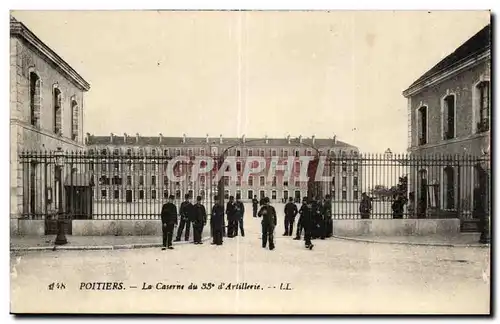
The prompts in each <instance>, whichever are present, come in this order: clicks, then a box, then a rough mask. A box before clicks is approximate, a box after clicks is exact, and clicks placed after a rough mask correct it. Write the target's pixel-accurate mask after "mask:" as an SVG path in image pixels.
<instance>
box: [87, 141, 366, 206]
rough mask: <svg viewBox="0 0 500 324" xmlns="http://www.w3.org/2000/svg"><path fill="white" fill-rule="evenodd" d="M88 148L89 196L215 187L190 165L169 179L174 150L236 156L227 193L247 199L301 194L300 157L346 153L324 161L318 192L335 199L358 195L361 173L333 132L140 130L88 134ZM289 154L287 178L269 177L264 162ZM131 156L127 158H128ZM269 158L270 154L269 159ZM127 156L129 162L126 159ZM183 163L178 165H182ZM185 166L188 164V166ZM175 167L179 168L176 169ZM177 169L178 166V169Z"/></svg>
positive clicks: (143, 195)
mask: <svg viewBox="0 0 500 324" xmlns="http://www.w3.org/2000/svg"><path fill="white" fill-rule="evenodd" d="M85 143H86V145H87V151H88V153H89V154H90V155H91V156H92V155H93V156H95V159H94V160H93V161H92V165H91V170H92V171H93V174H94V177H95V183H96V186H95V189H94V199H95V200H100V201H109V200H111V201H112V200H115V201H118V202H138V201H141V200H143V201H144V200H146V201H147V200H159V199H162V198H163V199H164V198H166V197H167V196H168V195H169V194H173V195H175V197H176V199H182V197H183V196H184V194H185V193H190V194H191V195H192V196H193V197H196V196H198V195H200V196H202V197H203V198H204V199H205V200H207V199H209V197H208V195H210V194H214V193H215V188H216V185H215V184H214V183H210V179H211V177H210V175H209V174H199V175H198V176H197V179H193V178H192V177H191V170H184V172H185V173H184V174H185V175H187V176H186V180H185V181H172V179H169V177H168V176H167V170H168V161H169V160H170V159H171V158H174V157H176V156H188V157H190V158H192V159H193V160H194V158H195V157H196V156H212V157H215V156H220V155H221V154H223V153H224V152H225V151H226V150H227V151H226V152H225V154H224V155H225V156H227V157H234V158H235V159H236V169H237V170H236V171H237V172H236V174H237V177H236V179H230V178H229V177H225V178H224V182H225V186H224V187H225V192H224V195H225V197H226V198H227V197H228V196H230V195H234V196H236V195H238V194H239V195H241V198H242V200H244V201H249V200H251V198H252V197H253V196H254V195H256V196H257V197H259V198H260V197H264V196H267V197H269V198H270V199H271V200H272V201H275V202H276V201H281V200H283V199H288V197H294V198H297V199H300V198H301V197H304V196H306V195H307V182H305V181H300V179H299V173H300V163H301V162H300V157H304V156H315V155H317V154H318V153H319V154H320V155H321V156H337V157H342V156H344V157H346V161H345V162H342V163H339V165H329V166H328V168H327V169H328V170H326V171H325V173H324V175H325V176H331V177H332V180H331V181H330V182H329V183H322V184H321V185H322V186H324V188H323V190H322V192H324V193H330V194H331V195H332V196H333V199H334V200H354V201H355V200H358V199H360V197H361V193H360V192H359V191H360V189H358V188H361V187H362V186H361V179H360V178H361V175H360V173H359V174H358V165H356V164H357V163H356V162H354V161H356V160H349V159H348V158H347V157H352V156H358V154H359V151H358V148H357V147H355V146H352V145H350V144H347V143H344V142H341V141H338V140H337V139H336V137H335V136H334V137H333V138H329V139H325V138H315V136H312V137H311V138H303V137H302V136H299V137H297V138H291V137H290V136H288V137H286V138H268V137H264V138H245V137H243V138H224V137H223V136H222V135H221V136H220V137H215V138H214V137H209V136H208V135H207V136H206V137H187V136H185V135H184V136H182V137H165V136H162V135H161V134H160V135H159V136H154V137H145V136H141V135H139V134H136V135H135V136H129V135H127V134H124V135H121V136H117V135H115V134H110V135H109V136H94V135H90V134H87V137H86V140H85ZM252 156H253V157H255V156H259V157H263V158H264V160H265V161H266V167H265V169H264V170H262V171H261V172H259V173H256V174H251V175H250V176H249V177H248V179H244V176H243V175H244V166H245V161H246V159H247V157H252ZM290 157H293V162H294V166H293V171H292V172H291V173H290V177H289V178H288V179H286V178H284V172H283V171H281V172H280V171H277V172H276V176H275V177H271V178H269V177H268V174H269V168H271V167H276V165H274V164H273V162H272V160H276V158H278V160H279V162H278V163H280V164H282V163H283V162H284V161H285V160H288V159H289V158H290ZM128 158H130V161H129V160H128ZM273 158H274V159H273ZM127 161H128V162H127ZM181 168H182V166H181ZM187 168H189V167H187ZM177 171H179V170H177ZM181 171H182V170H181Z"/></svg>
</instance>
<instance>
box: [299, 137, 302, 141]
mask: <svg viewBox="0 0 500 324" xmlns="http://www.w3.org/2000/svg"><path fill="white" fill-rule="evenodd" d="M299 143H302V135H299Z"/></svg>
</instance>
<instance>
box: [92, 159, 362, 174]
mask: <svg viewBox="0 0 500 324" xmlns="http://www.w3.org/2000/svg"><path fill="white" fill-rule="evenodd" d="M257 163H258V162H257V161H254V162H253V163H252V164H251V167H252V168H256V167H257V166H258V165H257ZM108 164H109V165H110V168H112V170H113V171H116V172H119V171H120V170H121V169H122V168H121V165H122V163H121V162H120V161H117V160H116V161H113V162H107V161H105V160H104V161H102V162H101V164H100V165H101V167H100V170H101V171H102V172H106V171H107V170H108ZM287 164H288V163H287V161H283V164H282V165H283V166H286V165H287ZM146 165H150V166H152V167H151V168H150V169H154V171H158V166H159V165H160V163H157V162H156V161H154V160H152V161H151V162H144V161H139V162H136V163H132V161H127V163H126V164H125V169H126V170H127V171H133V170H134V169H135V170H138V171H145V166H146ZM205 166H206V161H201V163H200V167H202V168H204V167H205ZM269 166H270V167H271V168H273V169H276V168H277V167H278V164H277V162H276V161H271V163H270V165H269ZM300 166H301V162H300V161H296V162H295V167H294V169H295V171H300ZM183 167H184V165H183V164H182V163H179V162H176V165H175V168H176V171H180V172H182V171H183ZM358 167H359V164H358V162H353V163H352V171H353V172H357V171H358ZM89 168H90V170H94V162H90V164H89ZM229 168H230V167H229V166H227V168H226V171H229ZM326 168H327V169H329V170H336V164H334V163H332V164H330V166H327V167H326ZM167 169H168V162H167V161H165V162H163V170H164V171H167ZM241 170H242V163H241V162H239V161H238V162H236V171H238V172H241ZM341 170H342V171H343V172H347V170H348V163H347V162H342V164H341Z"/></svg>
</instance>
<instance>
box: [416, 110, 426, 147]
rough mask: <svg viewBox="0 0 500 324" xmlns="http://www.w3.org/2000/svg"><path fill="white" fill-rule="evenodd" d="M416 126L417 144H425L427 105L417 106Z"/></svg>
mask: <svg viewBox="0 0 500 324" xmlns="http://www.w3.org/2000/svg"><path fill="white" fill-rule="evenodd" d="M417 126H418V145H425V144H427V107H426V106H422V107H420V108H418V115H417Z"/></svg>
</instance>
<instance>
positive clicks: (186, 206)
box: [175, 194, 193, 242]
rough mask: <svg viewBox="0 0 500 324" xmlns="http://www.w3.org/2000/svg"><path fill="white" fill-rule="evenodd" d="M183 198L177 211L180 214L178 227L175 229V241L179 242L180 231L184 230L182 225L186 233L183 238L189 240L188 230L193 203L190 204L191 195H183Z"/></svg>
mask: <svg viewBox="0 0 500 324" xmlns="http://www.w3.org/2000/svg"><path fill="white" fill-rule="evenodd" d="M184 198H185V200H184V201H183V202H182V204H181V208H180V209H179V213H180V215H181V222H180V224H179V228H178V229H177V237H176V238H175V242H179V241H180V240H181V235H182V231H183V230H184V226H186V233H185V235H184V240H185V241H189V231H190V227H191V219H192V218H193V216H192V208H193V204H191V196H190V195H189V194H186V195H184Z"/></svg>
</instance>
